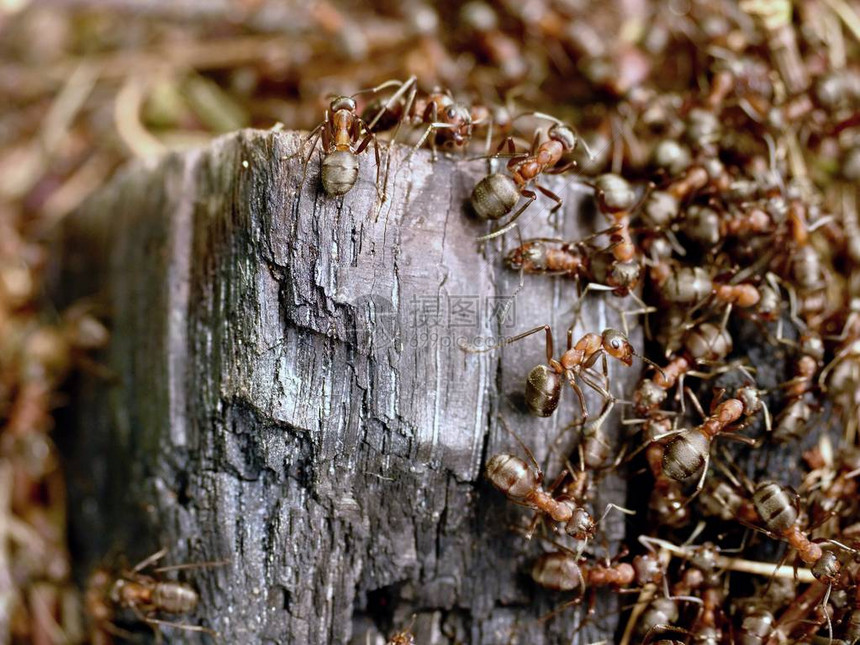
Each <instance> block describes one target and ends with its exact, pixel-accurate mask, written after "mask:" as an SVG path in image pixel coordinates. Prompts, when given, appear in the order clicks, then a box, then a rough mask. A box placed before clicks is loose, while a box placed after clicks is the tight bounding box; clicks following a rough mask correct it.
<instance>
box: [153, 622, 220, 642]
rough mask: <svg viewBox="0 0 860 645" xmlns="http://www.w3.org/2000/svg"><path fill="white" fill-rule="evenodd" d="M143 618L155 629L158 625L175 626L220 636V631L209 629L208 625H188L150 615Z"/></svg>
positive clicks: (189, 630)
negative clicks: (150, 616)
mask: <svg viewBox="0 0 860 645" xmlns="http://www.w3.org/2000/svg"><path fill="white" fill-rule="evenodd" d="M143 620H144V622H146V623H148V624H149V625H150V626H151V627H153V630H155V628H156V627H175V628H176V629H184V630H185V631H188V632H199V633H202V634H209V635H210V636H215V637H217V636H218V632H216V631H215V630H212V629H209V628H208V627H203V626H201V625H186V624H185V623H174V622H171V621H169V620H159V619H158V618H149V617H146V618H144V619H143ZM158 632H159V633H160V632H161V630H160V629H159V630H158Z"/></svg>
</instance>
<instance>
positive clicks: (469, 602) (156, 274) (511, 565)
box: [55, 131, 641, 644]
mask: <svg viewBox="0 0 860 645" xmlns="http://www.w3.org/2000/svg"><path fill="white" fill-rule="evenodd" d="M300 142H301V138H300V136H299V135H297V134H294V133H273V132H260V131H243V132H240V133H237V134H235V135H230V136H227V137H224V138H221V139H219V140H217V141H215V142H214V143H213V144H212V145H211V146H209V147H208V148H206V149H205V150H201V151H195V152H187V153H183V154H181V155H174V156H171V157H169V158H167V159H165V160H162V161H160V162H153V163H152V164H149V165H138V166H135V167H132V168H129V169H127V170H125V171H124V172H123V173H121V174H120V175H119V176H118V177H116V178H115V179H114V180H113V181H112V182H111V183H110V184H109V185H108V186H107V187H105V188H104V189H103V190H102V191H101V192H100V194H99V195H98V196H97V197H96V198H95V199H92V200H90V201H89V202H88V204H87V205H86V206H85V207H84V208H83V209H82V210H81V211H80V212H78V213H77V214H76V215H75V216H74V217H72V218H70V219H69V220H68V221H67V222H66V223H65V225H64V228H63V230H62V232H61V233H62V234H61V236H60V239H59V240H58V249H59V253H60V254H61V255H60V257H61V260H60V262H59V264H58V269H59V270H58V272H57V278H56V283H55V284H56V287H55V288H56V291H57V293H58V294H59V299H60V300H61V301H65V302H69V301H72V300H74V299H75V298H78V297H82V296H88V297H92V298H93V299H94V300H95V301H96V302H98V303H99V304H100V305H102V306H103V307H104V308H105V310H106V311H108V312H109V313H110V323H111V327H112V330H113V340H112V343H111V346H110V349H109V351H108V352H107V353H106V354H105V355H104V356H102V357H99V358H100V360H101V361H103V362H104V363H105V365H106V366H107V367H108V368H109V369H110V370H112V371H113V373H114V374H115V378H114V379H110V380H105V379H104V378H100V377H98V376H96V375H85V376H84V377H82V378H81V382H80V384H79V396H78V397H77V402H76V404H75V406H74V408H73V409H72V410H71V411H69V413H68V415H69V417H70V419H69V420H70V423H71V426H72V427H73V431H72V432H71V433H70V434H69V435H68V436H67V437H65V438H64V439H63V443H64V447H65V450H66V453H67V454H69V455H70V463H69V482H70V497H71V504H72V512H71V519H72V522H73V526H72V530H73V545H72V546H73V549H74V552H75V553H76V554H77V555H78V559H79V561H80V562H81V573H82V574H83V573H84V572H85V571H86V570H87V568H89V567H92V566H95V565H97V564H110V563H115V562H118V561H120V559H121V557H124V558H126V559H127V560H128V561H131V562H134V561H136V560H138V559H140V558H142V557H144V556H146V555H148V554H149V553H151V552H153V551H155V550H156V549H157V548H159V547H161V546H167V547H169V548H170V555H169V558H168V560H169V561H170V562H174V563H175V562H199V561H209V560H219V559H224V558H227V559H229V560H230V561H231V564H230V565H229V566H223V567H209V568H200V569H191V570H188V571H184V572H182V576H181V577H182V578H183V579H186V580H188V581H189V582H191V583H192V584H193V585H195V587H196V588H198V589H199V591H200V594H201V598H202V603H201V607H200V609H199V610H198V612H197V613H196V614H195V615H193V616H191V617H189V618H188V619H187V620H188V622H189V624H202V625H205V626H207V627H211V628H212V629H215V630H217V631H218V632H219V633H220V634H221V637H222V642H227V643H239V642H242V643H275V642H278V643H326V642H332V643H342V642H348V641H350V639H352V641H351V642H355V643H367V642H370V643H374V642H380V641H381V638H382V637H381V636H380V634H383V635H385V634H387V633H389V632H390V631H392V630H393V628H397V627H402V626H406V625H408V624H409V622H410V619H411V617H412V615H413V614H416V619H415V624H414V631H415V633H416V637H417V641H418V642H419V643H453V642H464V643H507V642H519V643H535V644H540V643H550V642H552V643H555V642H581V643H588V642H592V641H595V640H598V639H600V638H604V637H606V638H610V639H611V635H612V633H613V630H614V628H615V622H616V620H617V615H616V614H615V613H614V610H613V606H614V605H613V604H612V603H614V602H615V599H614V598H611V597H608V596H607V597H603V596H600V598H599V603H598V607H597V615H598V619H597V620H596V621H595V622H593V623H592V624H589V625H588V626H587V627H586V628H585V629H583V630H581V631H580V632H578V633H574V632H575V627H576V625H577V623H578V621H579V620H580V619H581V617H582V608H581V607H579V608H572V609H568V610H566V611H564V612H561V613H560V614H559V615H558V616H557V617H555V618H553V619H551V620H547V621H540V620H538V618H539V617H540V616H542V615H543V614H545V613H547V612H548V611H551V610H552V609H553V608H554V607H556V606H558V605H559V604H560V603H562V602H563V601H564V600H569V599H570V597H569V596H564V595H560V594H554V593H547V592H543V591H540V590H538V589H535V587H534V585H533V584H532V583H531V582H530V579H529V576H528V571H529V568H530V565H531V562H532V561H533V559H534V557H535V554H536V553H538V552H539V551H540V550H541V549H545V548H548V545H543V544H541V543H540V541H539V540H537V539H536V540H533V541H532V543H530V544H529V543H527V542H526V541H525V540H524V539H523V538H522V537H521V536H520V535H517V534H516V533H515V532H514V531H512V530H511V528H510V527H511V525H514V524H521V525H522V524H525V523H527V522H528V520H529V519H530V513H528V512H527V511H525V509H522V508H520V507H515V506H513V505H512V504H510V503H508V502H507V501H506V500H505V499H504V497H503V496H502V495H501V494H499V493H498V492H496V491H495V490H494V489H493V488H492V487H491V486H489V485H488V484H487V483H486V481H485V480H484V478H483V472H482V468H483V464H484V463H485V461H486V459H487V458H488V457H489V456H490V455H492V454H494V453H497V452H512V453H514V454H519V455H521V456H522V450H521V449H520V448H519V447H518V445H517V443H516V441H515V440H514V439H513V438H512V437H511V436H510V435H509V434H507V433H506V432H504V430H503V429H502V428H501V427H500V424H499V422H498V420H497V418H498V415H499V414H502V415H504V418H505V419H506V421H507V422H508V424H509V425H510V426H511V427H512V428H514V429H515V430H516V432H517V433H518V435H519V436H520V437H521V438H522V440H523V441H524V442H525V443H526V444H527V445H528V446H530V447H531V449H532V450H534V452H535V454H536V456H537V458H538V459H539V460H540V461H541V463H542V464H544V466H545V467H546V468H547V476H548V478H550V479H551V478H552V477H554V476H555V474H556V473H557V472H558V470H559V468H560V462H559V459H558V454H559V453H563V452H564V450H565V447H566V446H567V447H569V446H570V445H572V444H573V443H574V441H575V439H576V436H575V433H567V434H566V435H565V436H564V437H563V439H562V441H561V442H560V444H559V445H560V448H559V450H557V451H556V453H555V454H550V451H549V446H550V445H551V444H552V443H553V441H554V440H555V439H556V437H557V436H558V435H559V433H561V432H562V431H563V429H564V428H565V426H566V425H567V424H569V423H570V422H571V421H572V420H574V418H575V417H576V410H577V409H578V407H577V405H576V400H575V396H574V395H573V392H572V391H571V390H570V389H566V391H564V392H563V396H562V406H561V409H560V410H559V412H558V413H556V415H554V416H553V417H551V418H550V419H537V418H533V417H530V416H529V415H528V414H526V413H525V412H524V408H523V405H522V401H521V396H522V391H523V385H524V381H525V376H526V374H527V373H528V371H529V370H530V369H531V367H533V366H534V365H536V364H537V363H539V362H542V361H543V360H544V347H543V337H542V334H541V335H535V336H533V337H531V338H529V339H527V340H524V341H522V342H520V343H516V344H514V345H511V346H508V347H506V348H504V349H503V350H499V351H494V352H492V353H484V354H466V353H464V352H463V351H462V350H461V349H460V348H459V347H458V342H459V341H460V340H461V339H463V340H465V341H467V342H473V341H474V340H475V338H476V337H479V338H481V337H482V338H490V337H492V338H495V337H497V336H499V335H500V334H502V335H512V334H513V333H515V332H519V331H522V330H525V329H528V328H531V327H534V326H536V325H540V324H543V323H549V324H551V325H552V326H553V329H554V330H555V332H556V346H557V347H563V345H564V336H565V332H566V329H567V326H568V325H569V324H570V322H571V321H572V315H571V310H572V307H573V305H574V303H575V302H576V295H575V287H574V283H573V282H572V281H570V280H566V279H562V278H547V277H541V276H525V277H524V286H523V288H522V289H521V290H519V293H518V294H517V296H516V299H515V302H514V303H513V305H512V306H511V307H510V309H509V310H508V311H507V314H508V319H507V320H504V321H500V320H499V319H498V317H497V316H496V317H494V316H493V315H491V313H489V314H488V311H487V310H488V308H489V309H493V308H496V309H498V307H499V306H503V305H504V303H505V302H506V298H509V297H510V296H511V295H512V294H514V292H516V291H517V289H518V285H519V282H520V276H519V275H518V274H517V273H514V272H511V271H509V270H507V269H505V268H504V267H503V266H502V262H501V255H500V252H501V243H494V244H490V245H488V246H487V247H486V248H483V249H481V248H479V245H478V244H477V243H476V240H475V238H476V237H477V236H478V235H480V234H482V233H483V232H486V230H487V227H486V225H485V224H482V223H479V222H476V221H475V220H474V219H472V218H471V217H469V216H468V214H467V209H466V207H465V200H467V199H468V196H469V194H470V192H471V189H472V187H473V186H474V184H475V183H476V182H477V181H478V179H479V178H480V177H481V176H482V174H484V173H486V172H487V163H486V162H485V161H465V160H463V161H460V160H456V161H455V160H451V159H446V158H441V157H440V159H439V160H437V161H436V162H435V163H431V161H430V159H429V154H428V153H426V152H425V151H419V152H417V153H415V154H414V155H412V156H411V158H407V155H408V153H409V149H407V148H401V147H397V148H395V149H393V150H392V151H391V152H390V154H389V151H388V149H387V148H385V147H383V148H382V153H383V155H382V156H383V165H385V163H386V162H389V166H388V172H387V181H386V183H385V188H386V197H387V200H386V201H384V202H383V201H381V199H380V198H379V195H378V193H377V189H376V187H375V184H374V178H375V172H376V168H375V164H374V161H373V154H372V152H371V151H369V152H368V153H366V154H363V155H362V157H361V173H360V177H359V181H358V184H357V185H356V186H355V187H354V189H353V190H352V191H351V192H350V193H348V194H347V195H346V196H345V197H343V198H330V197H327V196H325V195H324V194H322V192H321V190H320V188H319V177H318V172H319V156H318V153H315V154H314V156H313V158H312V160H311V163H310V164H309V166H308V172H307V177H306V180H305V181H304V183H303V184H302V182H301V179H302V177H301V161H302V160H301V158H300V156H298V157H297V156H295V155H296V151H297V147H298V145H299V143H300ZM288 157H291V158H288ZM383 174H386V173H383ZM546 185H548V186H549V187H551V188H553V189H554V190H556V191H557V192H559V194H561V195H563V196H564V197H565V206H564V208H562V209H561V210H560V211H559V212H558V213H556V214H555V215H554V216H553V217H552V218H551V219H549V218H548V217H547V214H548V209H549V202H548V201H546V200H544V199H543V198H541V199H540V200H539V201H538V202H537V203H536V204H534V205H533V206H532V207H531V208H530V209H529V211H528V212H527V213H526V214H525V215H524V216H523V218H522V223H523V226H522V230H523V231H524V233H523V234H524V236H525V237H529V236H537V235H555V236H557V235H560V234H561V235H564V236H565V237H567V238H577V237H583V236H584V235H586V234H587V233H588V232H590V231H592V230H595V228H603V227H604V226H605V224H604V223H603V222H601V221H595V220H596V216H595V215H594V214H593V208H592V207H591V205H590V204H591V201H592V200H591V198H590V196H589V194H590V191H589V190H588V189H587V188H584V187H583V186H581V185H578V184H577V183H576V182H575V181H571V178H570V177H564V178H558V177H556V178H553V179H551V180H548V181H547V182H546ZM583 200H584V201H583ZM507 240H508V241H507V244H508V245H512V244H515V243H516V240H517V237H516V233H511V234H509V235H508V236H507ZM613 305H615V306H619V305H621V306H624V307H626V308H628V309H630V308H633V306H632V303H630V302H625V301H620V300H618V299H611V298H610V299H606V300H604V299H603V298H600V297H594V298H591V297H590V299H589V301H588V302H587V304H586V306H585V307H584V308H583V316H582V321H581V322H580V324H579V325H578V326H577V328H576V334H577V336H579V335H581V334H582V333H583V332H584V331H600V330H601V329H603V328H604V327H606V326H608V325H611V326H618V324H619V323H618V316H617V313H616V311H615V310H614V309H613ZM631 340H633V342H634V345H635V346H636V347H637V348H639V347H641V337H640V335H639V333H638V332H636V333H633V334H632V336H631ZM611 369H612V372H611V374H612V382H613V389H614V390H615V392H616V394H619V395H620V394H622V393H624V392H629V391H632V388H631V385H632V384H633V383H634V382H635V380H636V379H637V378H638V375H639V373H640V369H641V365H640V364H639V363H636V364H634V366H633V367H632V368H625V367H623V366H620V365H618V364H617V363H616V364H613V365H612V366H611ZM591 409H592V411H593V412H595V413H596V412H597V409H598V401H597V399H596V398H593V399H591ZM612 427H614V428H617V424H612ZM624 496H625V493H624V483H623V480H622V478H621V477H620V476H619V474H617V473H616V474H612V475H610V476H608V477H606V478H604V479H603V480H602V482H601V484H600V487H599V490H598V491H596V499H595V508H596V512H597V513H598V514H599V513H601V512H602V510H603V508H604V507H605V506H606V504H607V503H608V502H609V501H614V502H616V503H622V504H623V502H624ZM603 529H604V535H605V536H606V540H602V539H601V540H598V541H597V543H596V545H597V546H596V548H597V549H598V552H599V553H601V554H605V553H607V552H609V553H610V554H612V553H614V549H615V546H614V545H615V542H614V541H615V540H617V539H618V537H619V536H620V535H621V534H622V533H623V520H622V518H621V516H620V515H619V514H617V513H611V514H610V515H609V516H608V517H607V518H606V520H605V521H604V523H603ZM602 541H605V544H600V543H601V542H602ZM165 633H166V636H167V637H168V640H169V641H173V642H197V641H198V640H207V639H208V637H201V636H199V635H197V634H192V633H190V632H180V631H177V630H166V632H165Z"/></svg>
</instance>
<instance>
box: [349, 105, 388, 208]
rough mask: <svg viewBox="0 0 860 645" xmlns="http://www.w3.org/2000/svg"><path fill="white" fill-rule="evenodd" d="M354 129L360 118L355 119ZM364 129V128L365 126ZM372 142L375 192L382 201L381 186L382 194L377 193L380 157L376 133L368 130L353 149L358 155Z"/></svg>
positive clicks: (383, 199)
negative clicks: (374, 164)
mask: <svg viewBox="0 0 860 645" xmlns="http://www.w3.org/2000/svg"><path fill="white" fill-rule="evenodd" d="M355 123H356V130H358V127H359V123H360V120H356V122H355ZM365 129H366V128H365ZM371 142H372V143H373V154H374V157H375V159H376V193H377V195H378V196H379V197H381V198H382V201H385V200H386V195H385V188H384V187H383V191H382V194H381V195H379V177H380V174H379V173H380V165H381V162H380V159H379V142H378V141H377V139H376V135H375V134H373V132H368V133H367V135H366V136H365V137H364V139H362V140H361V143H359V144H358V147H357V148H356V149H355V154H357V155H360V154H361V153H362V152H364V151H365V149H366V148H367V146H368V145H369V144H370V143H371Z"/></svg>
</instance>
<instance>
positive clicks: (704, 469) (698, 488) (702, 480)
mask: <svg viewBox="0 0 860 645" xmlns="http://www.w3.org/2000/svg"><path fill="white" fill-rule="evenodd" d="M710 465H711V452H710V450H709V451H708V452H706V453H705V463H704V464H703V465H702V476H701V477H699V481H698V482H697V483H696V490H695V491H694V492H693V494H692V495H690V498H689V499H688V500H687V501H686V502H684V505H687V504H689V503H690V502H692V501H693V499H695V498H696V497H698V496H699V493H701V492H702V489H703V488H704V487H705V478H706V477H707V476H708V467H709V466H710Z"/></svg>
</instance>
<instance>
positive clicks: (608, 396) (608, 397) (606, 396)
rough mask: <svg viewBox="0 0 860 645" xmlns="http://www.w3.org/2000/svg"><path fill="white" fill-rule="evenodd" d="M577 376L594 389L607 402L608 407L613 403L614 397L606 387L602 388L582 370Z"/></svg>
mask: <svg viewBox="0 0 860 645" xmlns="http://www.w3.org/2000/svg"><path fill="white" fill-rule="evenodd" d="M579 378H580V379H582V381H583V383H585V384H586V385H587V386H588V387H590V388H591V389H592V390H594V391H595V392H597V393H598V394H599V395H600V396H602V397H603V399H604V400H605V401H606V402H607V405H609V406H610V407H611V406H613V405H615V397H614V396H613V395H612V393H611V392H610V391H609V390H608V389H606V388H604V387H603V386H602V385H600V384H599V383H596V382H595V381H593V380H592V379H591V378H590V377H588V376H586V375H585V374H584V373H583V372H580V373H579ZM601 416H603V415H601Z"/></svg>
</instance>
